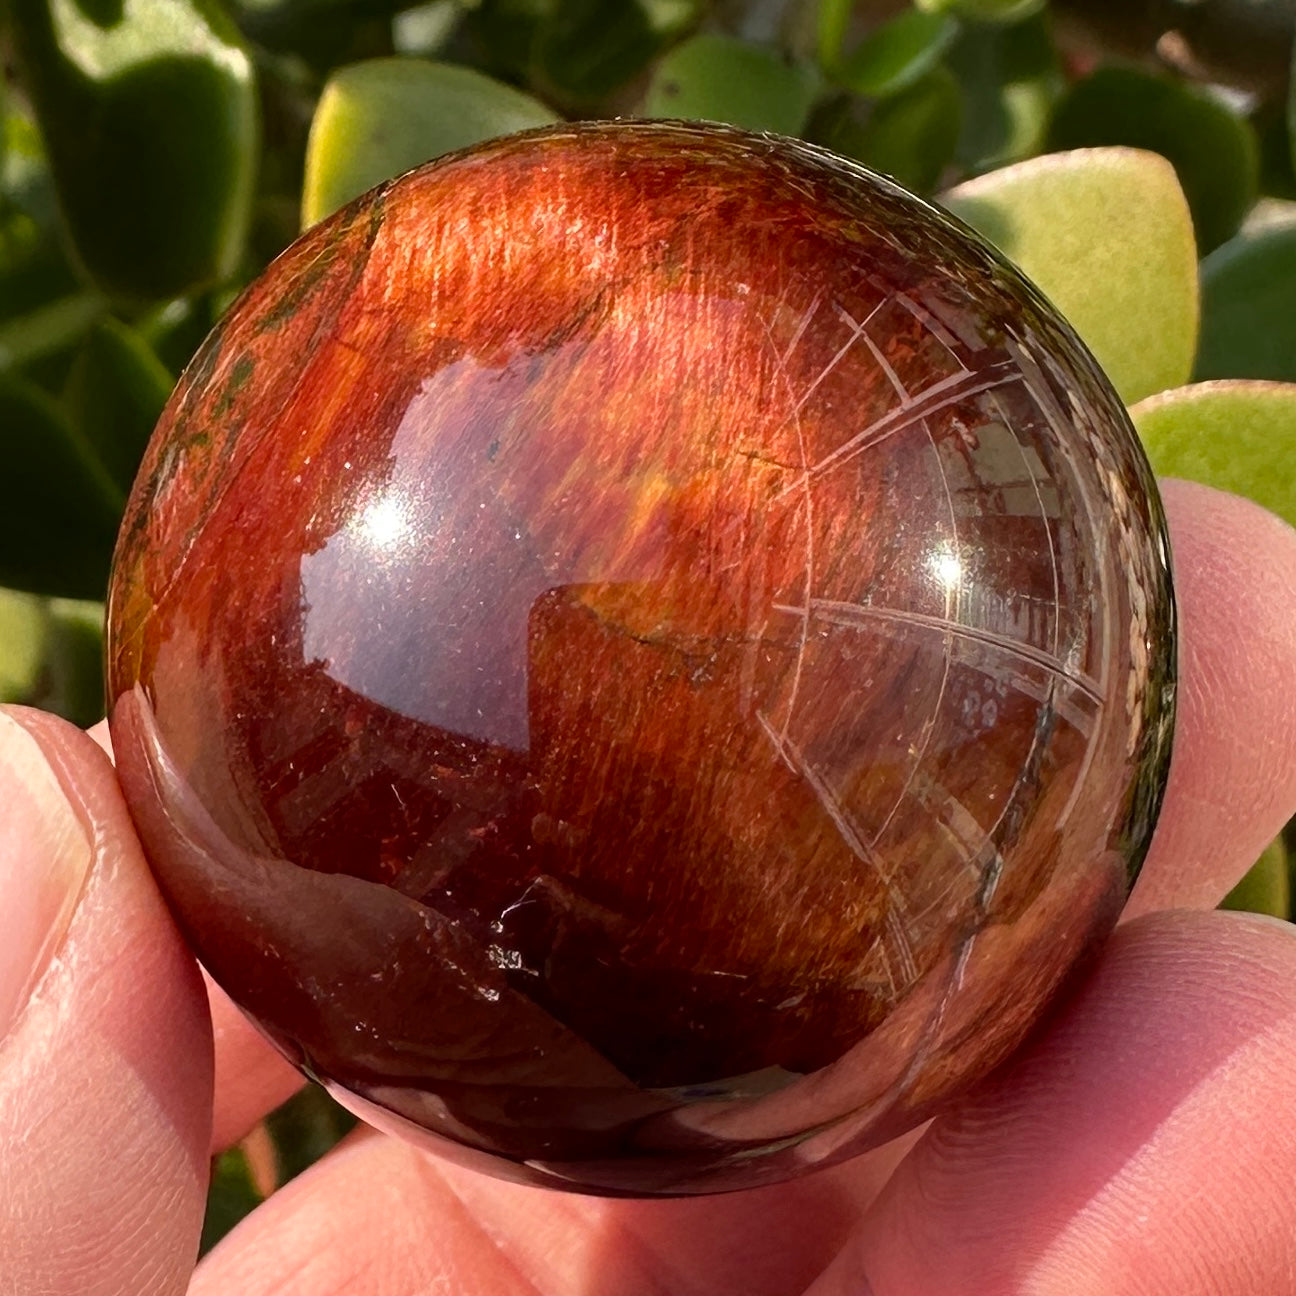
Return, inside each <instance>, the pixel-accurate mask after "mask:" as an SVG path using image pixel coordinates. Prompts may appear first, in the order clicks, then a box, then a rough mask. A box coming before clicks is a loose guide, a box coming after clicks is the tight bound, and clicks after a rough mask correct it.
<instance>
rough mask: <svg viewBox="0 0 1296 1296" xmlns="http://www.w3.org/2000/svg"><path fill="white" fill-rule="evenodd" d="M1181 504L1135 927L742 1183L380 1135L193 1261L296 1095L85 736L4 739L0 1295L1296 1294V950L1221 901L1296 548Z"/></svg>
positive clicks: (1281, 747)
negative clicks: (947, 1085) (807, 1159)
mask: <svg viewBox="0 0 1296 1296" xmlns="http://www.w3.org/2000/svg"><path fill="white" fill-rule="evenodd" d="M1166 504H1167V508H1168V510H1169V514H1170V520H1171V532H1172V540H1173V543H1174V550H1175V565H1176V576H1177V589H1178V594H1179V599H1180V609H1181V618H1182V627H1181V629H1182V636H1181V656H1180V671H1181V691H1180V719H1179V726H1178V732H1177V735H1176V744H1175V754H1174V762H1173V766H1172V770H1171V779H1170V785H1169V789H1168V793H1167V798H1166V805H1165V810H1164V813H1163V816H1162V820H1161V824H1160V826H1159V828H1158V831H1157V837H1156V841H1155V843H1154V845H1153V849H1152V852H1151V854H1150V856H1149V858H1148V861H1147V864H1146V866H1145V869H1144V873H1143V875H1142V877H1141V879H1140V881H1139V884H1138V887H1137V889H1136V891H1135V893H1134V896H1133V897H1132V899H1131V902H1130V905H1129V906H1128V909H1127V915H1126V919H1127V920H1126V922H1125V924H1124V925H1123V926H1122V927H1121V928H1120V929H1119V930H1118V932H1117V933H1116V934H1115V936H1114V937H1113V938H1112V940H1111V941H1110V942H1109V944H1108V946H1107V947H1106V949H1105V951H1104V952H1103V954H1102V957H1101V958H1100V960H1099V961H1098V963H1097V965H1096V966H1095V968H1094V970H1093V971H1092V973H1091V974H1090V975H1089V976H1088V978H1087V979H1086V981H1085V982H1084V984H1083V985H1082V986H1081V987H1080V988H1079V989H1078V991H1077V992H1076V993H1075V994H1074V995H1073V996H1072V997H1071V998H1070V999H1069V1000H1068V1001H1067V1003H1066V1004H1065V1005H1063V1006H1062V1007H1061V1009H1060V1010H1059V1012H1058V1013H1056V1014H1055V1015H1054V1017H1053V1018H1052V1019H1051V1021H1050V1022H1049V1023H1048V1024H1047V1026H1046V1027H1045V1028H1044V1029H1043V1030H1041V1031H1040V1032H1039V1033H1038V1034H1037V1035H1036V1036H1035V1038H1034V1039H1033V1040H1032V1041H1031V1042H1030V1044H1029V1045H1028V1046H1027V1047H1026V1048H1025V1049H1023V1050H1022V1051H1021V1053H1020V1054H1018V1055H1017V1056H1016V1057H1015V1058H1014V1059H1013V1060H1012V1062H1011V1063H1010V1064H1009V1065H1008V1066H1006V1067H1004V1068H1002V1069H1001V1070H1000V1071H999V1072H998V1073H996V1075H995V1076H993V1077H991V1079H990V1080H988V1081H987V1082H985V1083H984V1084H982V1085H981V1086H980V1087H979V1088H978V1089H977V1090H976V1091H975V1092H974V1093H973V1094H972V1095H970V1096H969V1097H968V1098H967V1099H966V1100H964V1101H963V1102H961V1103H960V1104H958V1105H957V1106H956V1107H955V1108H954V1109H952V1110H951V1111H949V1112H948V1113H947V1114H945V1115H944V1116H942V1117H941V1118H939V1119H938V1120H937V1121H935V1122H934V1123H933V1124H932V1125H931V1126H930V1127H929V1128H928V1129H927V1130H926V1131H925V1132H922V1133H918V1134H914V1135H911V1136H909V1137H908V1138H906V1139H903V1140H901V1141H900V1142H899V1143H897V1144H893V1145H891V1146H889V1147H887V1148H883V1149H879V1150H878V1151H877V1152H875V1153H872V1154H869V1155H867V1156H864V1157H861V1158H859V1159H857V1160H856V1161H853V1162H851V1163H848V1164H846V1165H843V1166H839V1167H837V1168H835V1169H833V1170H829V1171H826V1172H823V1173H820V1174H817V1175H812V1176H809V1177H807V1178H805V1179H803V1180H800V1181H797V1182H794V1183H790V1184H785V1185H780V1186H778V1187H775V1188H766V1189H760V1190H756V1191H753V1192H748V1193H737V1194H733V1195H730V1196H726V1197H717V1198H706V1199H699V1200H677V1201H623V1200H617V1201H608V1200H600V1199H596V1198H586V1197H578V1196H568V1195H565V1194H558V1193H551V1192H547V1191H543V1190H540V1189H535V1188H525V1187H519V1186H516V1185H512V1184H506V1183H498V1182H495V1181H493V1180H490V1179H487V1178H484V1177H482V1176H480V1175H477V1174H475V1173H473V1172H471V1171H467V1170H463V1169H460V1168H458V1167H456V1166H453V1165H450V1164H444V1163H441V1162H438V1161H436V1160H434V1159H433V1158H430V1157H428V1156H427V1155H425V1154H423V1153H420V1152H418V1151H416V1150H414V1149H412V1148H410V1147H407V1146H405V1145H403V1144H400V1143H398V1142H396V1141H394V1140H391V1139H388V1138H385V1137H383V1136H380V1135H376V1134H373V1133H371V1132H368V1131H360V1132H358V1133H357V1134H355V1135H353V1136H352V1137H351V1138H350V1139H349V1140H348V1141H347V1142H346V1143H344V1144H343V1145H342V1146H341V1147H339V1148H338V1149H337V1150H335V1151H334V1152H333V1153H331V1154H330V1155H329V1156H327V1157H326V1158H324V1160H322V1161H321V1162H319V1163H318V1164H316V1165H315V1166H313V1167H312V1168H311V1169H310V1170H308V1171H307V1172H306V1173H305V1174H303V1175H301V1176H300V1177H299V1178H298V1179H296V1180H294V1181H293V1182H292V1183H291V1184H289V1185H287V1186H286V1187H285V1188H283V1189H281V1190H280V1191H279V1192H277V1193H276V1194H274V1195H273V1196H272V1197H271V1198H270V1199H269V1200H268V1201H267V1202H266V1203H265V1204H264V1205H263V1206H261V1207H260V1208H259V1209H258V1210H257V1211H256V1212H254V1214H253V1215H252V1216H251V1217H249V1219H248V1220H246V1221H245V1222H244V1223H243V1224H242V1225H241V1226H240V1227H239V1228H238V1229H237V1230H235V1232H234V1233H232V1234H231V1235H230V1236H229V1237H228V1238H227V1239H226V1240H225V1241H224V1242H223V1243H222V1244H221V1245H220V1246H219V1247H217V1248H216V1250H215V1251H213V1252H212V1253H211V1255H210V1256H209V1257H207V1258H206V1259H205V1260H204V1261H203V1263H202V1264H201V1265H200V1266H199V1267H198V1269H197V1271H196V1272H194V1270H193V1256H194V1250H195V1245H196V1237H197V1232H198V1227H199V1223H200V1221H201V1218H202V1210H203V1201H204V1196H205V1192H206V1184H207V1167H208V1157H209V1154H210V1151H211V1150H212V1149H213V1148H219V1147H222V1146H225V1145H226V1144H228V1143H229V1142H231V1141H233V1140H235V1139H237V1138H238V1137H239V1136H240V1135H241V1134H242V1133H244V1132H245V1131H246V1130H247V1129H248V1128H249V1127H250V1126H251V1125H252V1124H254V1123H255V1122H256V1120H258V1119H259V1118H260V1116H262V1115H263V1114H264V1113H265V1112H266V1111H267V1110H269V1109H270V1108H271V1107H272V1106H274V1105H275V1104H276V1103H277V1102H279V1101H280V1100H282V1099H283V1098H284V1097H286V1096H287V1095H288V1094H289V1093H290V1092H291V1091H292V1090H293V1088H294V1087H295V1086H296V1085H297V1084H299V1083H300V1081H299V1079H298V1078H297V1077H296V1076H295V1073H293V1072H292V1071H291V1070H290V1069H289V1068H288V1067H287V1066H286V1064H284V1063H283V1062H282V1061H280V1060H279V1059H278V1058H277V1057H276V1056H275V1055H273V1054H272V1053H271V1051H270V1050H269V1048H268V1046H266V1045H264V1044H263V1043H261V1041H260V1040H259V1037H257V1036H256V1035H255V1033H254V1032H253V1031H252V1030H251V1028H250V1027H248V1026H246V1024H244V1023H243V1022H242V1020H241V1018H240V1017H239V1016H238V1014H237V1012H236V1011H235V1010H234V1009H233V1008H232V1006H231V1005H230V1004H229V1003H228V1001H227V1000H225V999H224V998H223V996H221V995H220V994H219V992H215V991H213V993H212V996H211V1000H210V1009H209V1004H208V997H207V994H206V992H205V990H204V987H203V983H202V981H201V979H200V977H199V974H198V972H197V969H196V967H195V966H194V964H193V962H192V960H191V958H190V957H189V956H188V954H187V953H186V951H185V950H184V949H183V947H182V945H181V943H180V940H179V937H178V936H177V934H176V933H175V930H174V928H173V927H172V925H171V923H170V920H169V919H168V917H167V915H166V912H165V909H164V907H163V906H162V903H161V901H160V899H159V897H158V895H157V892H156V891H155V890H154V888H153V885H152V882H151V880H150V878H149V876H148V872H147V869H146V866H145V864H144V861H143V856H142V854H141V852H140V848H139V845H138V843H137V841H136V839H135V836H134V832H133V830H132V828H131V825H130V822H129V819H128V817H127V815H126V811H125V807H124V805H123V803H122V801H121V798H120V795H119V793H118V791H117V787H116V781H115V778H114V776H113V773H112V769H111V767H110V765H109V763H108V761H107V759H106V758H105V757H104V755H103V754H102V752H101V751H99V750H98V748H96V747H95V745H94V743H93V741H92V740H91V739H90V738H88V737H87V736H85V735H83V734H81V733H79V732H77V731H75V730H73V729H71V728H70V727H69V726H67V725H64V724H62V723H61V722H59V721H56V720H54V719H53V718H52V717H48V716H41V715H38V714H36V713H33V712H13V713H12V714H11V715H10V716H9V717H8V718H0V807H2V808H0V825H3V827H2V828H0V843H2V847H0V879H3V884H4V885H3V894H4V897H5V908H4V910H3V917H0V1296H121V1294H126V1296H155V1294H156V1296H161V1294H162V1293H168V1294H170V1293H178V1292H184V1291H186V1290H188V1291H189V1292H190V1293H192V1296H217V1294H218V1293H219V1294H220V1296H234V1294H237V1296H261V1294H262V1293H271V1292H274V1293H277V1294H280V1296H326V1294H333V1293H337V1294H339V1296H340V1294H342V1293H345V1294H346V1296H414V1294H415V1293H427V1292H433V1291H436V1292H445V1293H450V1294H452V1296H475V1294H476V1293H489V1294H490V1296H510V1294H512V1293H519V1294H521V1293H530V1294H534V1293H537V1292H539V1293H545V1296H728V1294H730V1293H732V1294H733V1296H799V1294H801V1293H804V1294H805V1296H847V1293H849V1294H850V1296H867V1294H868V1293H872V1296H1159V1294H1160V1293H1167V1294H1169V1293H1174V1296H1195V1294H1196V1293H1201V1294H1202V1296H1205V1294H1206V1293H1210V1294H1211V1296H1252V1294H1254V1296H1281V1294H1282V1293H1288V1292H1296V1227H1293V1224H1292V1219H1293V1215H1294V1214H1296V1119H1294V1117H1296V1068H1293V1066H1292V1059H1293V1058H1296V930H1294V929H1293V928H1292V927H1290V926H1288V925H1286V924H1281V923H1277V922H1274V921H1272V920H1268V919H1263V918H1257V917H1254V916H1250V915H1239V914H1227V913H1219V912H1213V911H1212V909H1211V906H1213V905H1214V904H1216V903H1217V902H1218V900H1219V899H1220V898H1221V896H1223V894H1224V893H1225V892H1226V891H1227V889H1228V888H1229V887H1230V886H1231V884H1232V883H1233V882H1234V881H1236V880H1237V878H1238V877H1239V876H1240V875H1241V874H1242V872H1243V871H1244V870H1245V868H1246V867H1247V865H1248V864H1249V863H1250V862H1251V861H1252V860H1253V859H1254V858H1255V856H1256V855H1257V854H1258V853H1259V851H1260V849H1261V848H1262V847H1263V846H1264V845H1265V844H1266V842H1267V841H1268V840H1269V839H1270V838H1271V837H1272V836H1273V835H1274V834H1275V833H1276V832H1277V831H1278V829H1279V828H1280V826H1281V825H1282V823H1283V821H1284V819H1285V818H1286V817H1287V816H1288V815H1289V814H1291V813H1292V811H1293V810H1296V688H1294V687H1293V683H1296V533H1293V532H1292V531H1291V530H1290V529H1289V528H1287V527H1285V526H1284V525H1283V524H1282V523H1281V522H1279V521H1278V520H1277V519H1275V518H1272V517H1271V516H1269V515H1268V514H1265V513H1263V512H1262V511H1260V510H1258V509H1256V508H1255V507H1253V506H1251V505H1249V504H1247V503H1245V502H1243V501H1240V500H1237V499H1234V498H1232V497H1229V496H1223V495H1219V494H1217V493H1215V492H1212V491H1210V490H1207V489H1206V488H1204V487H1197V486H1189V485H1185V484H1182V483H1168V484H1167V486H1166ZM213 1025H214V1038H215V1049H214V1068H213V1045H212V1040H213Z"/></svg>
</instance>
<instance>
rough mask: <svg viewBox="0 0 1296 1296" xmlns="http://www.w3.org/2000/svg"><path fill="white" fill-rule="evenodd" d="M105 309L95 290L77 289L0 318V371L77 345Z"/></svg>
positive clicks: (18, 366)
mask: <svg viewBox="0 0 1296 1296" xmlns="http://www.w3.org/2000/svg"><path fill="white" fill-rule="evenodd" d="M106 310H107V306H106V304H105V302H104V300H103V298H102V297H100V296H99V295H98V294H97V293H89V292H76V293H70V294H69V295H68V296H66V297H60V298H58V299H57V300H55V301H51V302H46V303H45V304H44V305H41V306H37V307H35V308H34V309H32V310H29V311H27V312H26V313H25V314H23V315H18V316H16V317H14V318H13V319H6V320H3V321H0V374H3V373H5V372H6V371H7V370H16V369H24V368H28V367H30V366H31V365H33V364H35V363H36V362H37V361H40V360H43V359H44V358H45V357H47V356H51V355H54V354H56V353H57V352H60V351H67V350H69V349H70V348H72V347H74V346H77V345H78V344H79V343H80V342H81V340H82V339H83V338H84V337H85V335H86V334H87V332H89V330H90V328H91V327H92V326H93V325H94V323H95V322H96V321H97V320H99V319H102V318H103V315H104V312H105V311H106Z"/></svg>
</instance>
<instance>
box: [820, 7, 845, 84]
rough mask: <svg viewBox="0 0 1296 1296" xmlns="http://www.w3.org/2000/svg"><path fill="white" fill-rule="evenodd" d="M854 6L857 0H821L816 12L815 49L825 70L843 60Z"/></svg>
mask: <svg viewBox="0 0 1296 1296" xmlns="http://www.w3.org/2000/svg"><path fill="white" fill-rule="evenodd" d="M854 8H855V0H819V8H818V12H817V13H816V14H815V50H816V51H817V53H818V57H819V66H820V67H821V68H823V69H824V71H825V72H827V71H828V70H829V69H831V68H835V67H836V66H837V65H838V63H839V62H840V61H841V56H842V47H843V46H844V45H845V44H846V33H847V32H848V31H849V30H850V23H851V13H852V11H853V10H854Z"/></svg>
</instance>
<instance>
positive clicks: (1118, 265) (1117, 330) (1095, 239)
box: [942, 149, 1198, 403]
mask: <svg viewBox="0 0 1296 1296" xmlns="http://www.w3.org/2000/svg"><path fill="white" fill-rule="evenodd" d="M942 201H944V202H945V204H946V205H947V206H948V207H949V208H950V210H951V211H953V212H954V213H955V214H956V215H958V216H961V217H962V218H963V219H964V220H965V221H967V222H968V224H970V225H972V226H973V227H974V228H976V229H978V230H979V231H980V232H981V233H982V234H984V235H985V236H986V237H987V238H988V239H989V240H990V241H991V242H992V243H994V244H995V245H996V246H997V247H998V248H999V249H1000V250H1001V251H1002V252H1003V253H1004V254H1005V255H1006V256H1007V257H1009V259H1011V260H1012V261H1014V262H1016V264H1017V265H1018V266H1020V268H1021V269H1022V270H1023V271H1024V272H1025V273H1026V275H1027V276H1028V277H1029V278H1031V279H1033V280H1034V281H1035V283H1036V284H1038V285H1039V287H1040V288H1041V290H1042V291H1043V292H1044V293H1045V295H1046V296H1048V297H1049V298H1050V299H1051V300H1052V301H1053V303H1054V305H1056V306H1057V308H1058V309H1059V310H1060V311H1061V312H1062V314H1063V315H1065V316H1066V317H1067V319H1068V320H1069V321H1070V322H1071V324H1072V326H1073V327H1074V328H1075V330H1076V332H1077V333H1079V334H1080V336H1081V338H1083V339H1084V341H1085V342H1086V343H1087V344H1088V346H1089V349H1090V350H1091V351H1092V352H1093V353H1094V355H1095V356H1096V357H1097V359H1098V362H1099V364H1101V365H1102V366H1103V368H1104V369H1105V370H1106V372H1107V375H1108V377H1109V378H1110V379H1111V380H1112V383H1113V385H1114V386H1115V388H1116V390H1117V391H1118V392H1119V393H1120V394H1121V397H1122V399H1124V400H1125V401H1126V402H1127V403H1128V402H1131V401H1136V400H1141V399H1142V398H1143V397H1145V396H1148V395H1151V394H1152V393H1153V392H1158V391H1163V390H1164V389H1166V388H1167V387H1174V386H1177V385H1179V384H1180V383H1183V382H1185V381H1187V378H1188V376H1189V374H1190V373H1191V372H1192V362H1193V354H1194V351H1195V348H1196V342H1197V318H1198V305H1197V257H1196V251H1195V249H1194V246H1193V232H1192V222H1191V219H1190V217H1189V213H1188V207H1187V204H1186V202H1185V200H1184V195H1183V192H1182V191H1181V190H1180V188H1179V185H1178V183H1177V182H1176V180H1175V173H1174V171H1173V170H1172V169H1171V167H1170V166H1169V164H1168V163H1167V162H1166V161H1165V160H1164V159H1163V158H1160V157H1158V156H1156V155H1155V154H1152V153H1143V152H1139V151H1137V150H1134V149H1082V150H1079V151H1076V152H1072V153H1061V154H1052V155H1049V156H1046V157H1040V158H1033V159H1031V160H1030V161H1028V162H1020V163H1018V164H1017V165H1016V166H1013V167H1008V168H1006V169H1004V170H1002V171H995V172H992V173H990V174H989V175H984V176H980V177H978V178H977V179H975V180H969V181H967V182H966V183H964V184H962V185H959V186H958V187H957V188H955V189H952V190H950V191H949V192H948V193H947V194H946V195H945V196H944V198H943V200H942Z"/></svg>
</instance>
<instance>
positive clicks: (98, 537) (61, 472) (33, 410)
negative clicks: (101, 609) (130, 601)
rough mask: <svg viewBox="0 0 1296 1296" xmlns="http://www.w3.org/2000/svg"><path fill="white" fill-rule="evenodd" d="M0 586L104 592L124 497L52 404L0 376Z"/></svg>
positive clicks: (73, 593)
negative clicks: (0, 469) (2, 495)
mask: <svg viewBox="0 0 1296 1296" xmlns="http://www.w3.org/2000/svg"><path fill="white" fill-rule="evenodd" d="M0 462H3V463H4V465H5V479H4V488H5V492H6V499H5V502H4V506H3V507H2V508H0V585H5V586H9V587H11V588H13V589H19V590H29V591H32V592H34V593H38V594H59V595H66V596H68V597H72V598H98V597H101V596H102V594H103V591H104V589H105V587H106V585H107V579H108V566H109V561H110V559H111V556H112V547H113V543H114V541H115V539H116V534H117V526H118V523H119V521H120V518H121V513H122V509H123V507H124V505H125V497H124V495H123V494H122V492H121V490H120V488H119V487H118V486H117V485H116V483H115V482H114V481H113V480H112V477H111V476H110V475H109V473H108V472H107V470H106V469H105V468H104V466H103V464H102V463H101V462H100V461H99V460H98V458H97V457H96V455H95V454H94V451H93V450H92V449H91V448H90V446H89V445H88V444H87V443H86V441H85V439H84V437H82V436H81V435H80V434H79V432H78V431H77V429H76V428H74V427H73V426H72V424H71V423H70V422H69V421H68V419H67V418H66V416H65V415H64V414H63V412H62V411H61V410H60V409H59V407H58V406H57V405H56V404H55V403H54V401H53V400H52V399H51V398H50V397H48V396H47V395H45V393H43V392H42V391H40V390H39V389H38V388H37V387H35V386H33V385H32V384H31V383H29V382H26V381H25V380H23V379H21V378H17V377H13V376H0Z"/></svg>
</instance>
